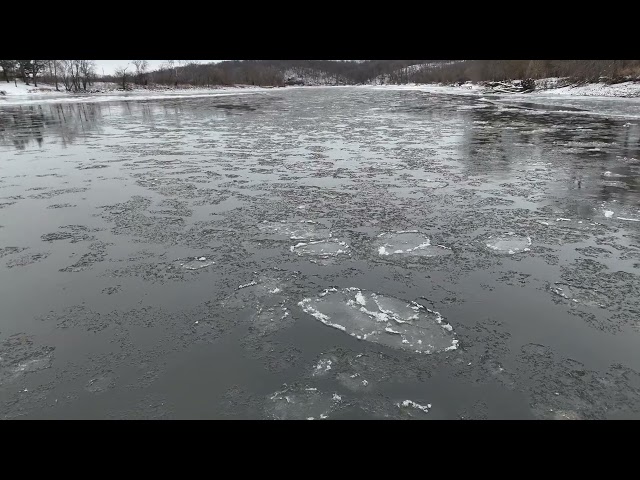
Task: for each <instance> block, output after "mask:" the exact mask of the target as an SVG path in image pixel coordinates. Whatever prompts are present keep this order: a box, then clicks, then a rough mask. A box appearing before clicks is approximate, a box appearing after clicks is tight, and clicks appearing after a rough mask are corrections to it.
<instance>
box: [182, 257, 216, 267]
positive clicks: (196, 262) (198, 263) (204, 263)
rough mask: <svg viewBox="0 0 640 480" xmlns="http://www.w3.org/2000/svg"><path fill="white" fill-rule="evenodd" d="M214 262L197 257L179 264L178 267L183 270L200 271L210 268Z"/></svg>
mask: <svg viewBox="0 0 640 480" xmlns="http://www.w3.org/2000/svg"><path fill="white" fill-rule="evenodd" d="M215 263H216V262H214V261H213V260H207V258H206V257H198V258H194V259H193V260H189V261H188V262H184V263H180V266H181V267H182V268H184V269H185V270H200V269H201V268H206V267H210V266H211V265H215Z"/></svg>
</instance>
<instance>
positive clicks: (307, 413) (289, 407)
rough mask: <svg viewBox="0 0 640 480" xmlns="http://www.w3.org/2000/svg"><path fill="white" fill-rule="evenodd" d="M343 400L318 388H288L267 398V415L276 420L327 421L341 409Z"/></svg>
mask: <svg viewBox="0 0 640 480" xmlns="http://www.w3.org/2000/svg"><path fill="white" fill-rule="evenodd" d="M341 400H342V398H341V397H340V396H339V395H336V394H335V393H334V394H333V395H329V394H327V393H323V392H320V391H318V389H316V388H302V387H300V386H294V387H287V388H285V389H284V390H282V391H279V392H275V393H274V394H273V395H270V396H269V397H268V398H267V404H266V407H265V413H266V414H267V416H268V417H271V418H274V419H276V420H305V419H306V420H310V419H314V418H320V419H325V418H328V417H329V415H330V414H331V413H332V412H333V411H335V410H336V409H337V408H340V405H339V403H340V401H341Z"/></svg>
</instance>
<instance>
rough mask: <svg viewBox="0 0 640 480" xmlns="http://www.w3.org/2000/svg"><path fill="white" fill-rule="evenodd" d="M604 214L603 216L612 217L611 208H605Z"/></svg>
mask: <svg viewBox="0 0 640 480" xmlns="http://www.w3.org/2000/svg"><path fill="white" fill-rule="evenodd" d="M604 216H605V217H606V218H611V217H613V211H612V210H605V211H604Z"/></svg>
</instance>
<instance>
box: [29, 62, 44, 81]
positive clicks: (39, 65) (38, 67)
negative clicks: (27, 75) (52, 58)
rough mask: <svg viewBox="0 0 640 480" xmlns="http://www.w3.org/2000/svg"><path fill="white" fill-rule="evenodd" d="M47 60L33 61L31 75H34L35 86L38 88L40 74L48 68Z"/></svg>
mask: <svg viewBox="0 0 640 480" xmlns="http://www.w3.org/2000/svg"><path fill="white" fill-rule="evenodd" d="M46 64H47V63H46V61H45V60H31V74H32V75H33V86H34V87H37V86H38V73H40V72H41V71H42V70H44V68H45V66H46Z"/></svg>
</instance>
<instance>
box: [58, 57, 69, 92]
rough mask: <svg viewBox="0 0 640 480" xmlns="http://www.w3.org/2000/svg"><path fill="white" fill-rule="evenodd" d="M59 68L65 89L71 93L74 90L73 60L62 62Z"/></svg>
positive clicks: (59, 63)
mask: <svg viewBox="0 0 640 480" xmlns="http://www.w3.org/2000/svg"><path fill="white" fill-rule="evenodd" d="M58 66H59V72H60V78H61V79H62V84H63V85H64V89H65V90H66V91H67V92H70V91H71V89H72V88H73V60H60V61H59V62H58Z"/></svg>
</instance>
